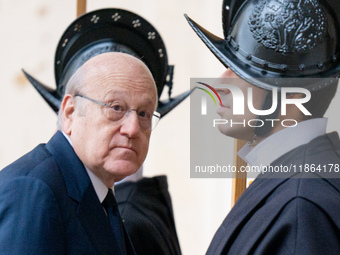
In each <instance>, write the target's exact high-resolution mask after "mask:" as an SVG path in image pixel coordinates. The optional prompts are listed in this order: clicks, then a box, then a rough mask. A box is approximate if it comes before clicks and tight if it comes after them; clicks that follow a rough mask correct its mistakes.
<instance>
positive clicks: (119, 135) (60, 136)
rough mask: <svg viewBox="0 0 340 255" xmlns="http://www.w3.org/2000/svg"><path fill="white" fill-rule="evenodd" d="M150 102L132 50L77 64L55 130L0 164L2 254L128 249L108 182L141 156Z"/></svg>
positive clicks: (147, 77)
mask: <svg viewBox="0 0 340 255" xmlns="http://www.w3.org/2000/svg"><path fill="white" fill-rule="evenodd" d="M156 105H157V91H156V86H155V83H154V80H153V77H152V75H151V73H150V71H149V70H148V68H147V67H146V66H145V65H144V64H143V63H142V62H141V61H140V60H138V59H137V58H135V57H132V56H130V55H127V54H123V53H104V54H101V55H99V56H96V57H94V58H92V59H90V60H89V61H87V62H86V63H85V64H84V65H83V66H82V67H80V68H79V69H78V70H77V72H76V73H75V74H74V75H73V76H72V78H71V79H70V81H69V82H68V84H67V88H66V93H65V96H64V99H63V101H62V106H61V110H60V114H59V129H60V130H59V131H58V132H57V133H56V134H55V135H54V136H53V137H52V139H51V140H50V141H49V142H48V143H47V144H43V145H39V146H38V147H36V148H35V149H34V150H33V151H31V152H30V153H28V154H26V155H25V156H23V157H22V158H20V159H18V160H17V161H16V162H14V163H12V164H11V165H9V166H7V167H6V168H5V169H3V170H2V171H1V172H0V215H1V218H0V248H1V254H35V255H37V254H59V255H60V254H77V255H78V254H135V252H134V249H133V247H132V245H131V243H130V240H129V237H128V236H127V234H126V232H125V229H124V227H123V226H122V223H121V218H120V216H119V213H118V210H117V207H116V204H115V199H114V196H113V195H112V188H113V185H114V183H115V182H117V181H119V180H121V179H123V178H124V177H126V176H128V175H131V174H133V173H135V172H136V171H137V170H138V168H139V167H140V166H141V164H142V163H143V161H144V159H145V157H146V154H147V151H148V145H149V138H150V134H151V129H152V124H155V122H153V121H152V119H153V118H155V121H156V122H157V120H158V116H157V113H154V110H155V108H156Z"/></svg>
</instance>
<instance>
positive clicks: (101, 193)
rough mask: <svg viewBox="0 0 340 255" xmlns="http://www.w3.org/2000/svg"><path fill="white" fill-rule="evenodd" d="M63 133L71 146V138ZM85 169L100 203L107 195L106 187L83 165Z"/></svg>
mask: <svg viewBox="0 0 340 255" xmlns="http://www.w3.org/2000/svg"><path fill="white" fill-rule="evenodd" d="M62 133H63V135H64V136H65V138H66V139H67V141H68V142H69V143H70V144H71V146H72V142H71V139H70V137H69V136H68V135H67V134H66V133H64V132H63V131H62ZM85 169H86V172H87V174H88V176H89V177H90V180H91V183H92V186H93V188H94V190H95V192H96V194H97V196H98V198H99V201H100V203H102V202H103V201H104V199H105V197H106V195H107V192H108V188H107V187H106V185H105V184H104V183H103V182H102V180H100V179H99V178H98V176H97V175H95V174H94V173H93V172H92V171H91V170H90V169H88V168H87V167H86V166H85ZM111 189H112V191H113V192H114V187H111Z"/></svg>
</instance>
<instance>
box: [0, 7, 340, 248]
mask: <svg viewBox="0 0 340 255" xmlns="http://www.w3.org/2000/svg"><path fill="white" fill-rule="evenodd" d="M221 7H222V1H221V0H215V1H208V0H202V1H197V0H196V1H194V0H172V1H165V0H157V1H156V0H143V1H138V0H129V1H127V0H116V1H109V0H96V1H95V0H88V3H87V11H92V10H95V9H100V8H120V9H126V10H129V11H131V12H134V13H136V14H138V15H140V16H142V17H143V18H145V19H146V20H148V21H149V22H150V23H151V24H152V25H153V26H154V27H155V28H156V29H157V31H158V32H159V33H160V34H161V36H162V38H163V40H164V42H165V44H166V48H167V52H168V57H169V64H174V65H175V75H174V89H173V95H174V96H175V95H178V94H180V93H182V92H184V91H186V90H188V89H189V88H190V78H192V77H196V78H197V77H204V78H213V77H218V76H219V75H220V74H221V73H222V72H223V70H224V67H223V66H222V65H221V64H220V63H219V61H218V60H217V59H216V58H215V57H214V56H213V55H212V54H211V53H210V51H209V50H208V49H207V48H206V47H205V46H204V44H203V43H202V42H201V41H200V39H199V38H198V37H197V36H196V34H195V33H194V32H193V30H192V29H191V28H190V27H189V25H188V23H187V21H186V20H185V18H184V16H183V14H184V13H187V14H188V15H189V16H190V17H191V18H193V19H194V20H195V21H197V22H198V23H199V24H201V25H202V26H203V27H205V28H207V29H208V30H210V31H211V32H213V33H215V34H217V35H219V36H222V35H223V34H222V24H221ZM75 18H76V0H71V1H70V0H59V1H48V0H29V1H27V0H26V1H25V0H0V37H1V40H0V56H1V59H0V73H1V75H0V128H1V132H0V169H2V168H3V167H4V166H6V165H7V164H9V163H11V162H12V161H14V160H15V159H16V158H18V157H20V156H21V155H23V154H24V153H26V152H28V151H29V150H31V149H33V148H34V147H35V146H36V145H37V144H38V143H42V142H47V141H48V140H49V138H50V137H51V136H52V135H53V133H54V132H55V130H56V115H55V113H54V112H53V111H52V110H51V109H50V108H49V107H48V105H47V104H46V103H45V101H44V100H43V99H42V98H41V96H40V95H39V94H38V93H37V92H36V91H35V89H34V88H33V86H31V85H30V84H29V83H28V81H27V80H26V79H25V78H24V76H23V74H22V72H21V69H22V68H24V69H25V70H26V71H27V72H29V73H30V74H31V75H33V76H34V77H35V78H37V79H38V80H40V81H41V82H43V83H44V84H47V85H49V86H51V87H53V88H55V81H54V54H55V50H56V46H57V44H58V41H59V39H60V37H61V35H62V33H63V32H64V30H65V29H66V28H67V27H68V25H69V24H70V23H71V22H72V21H73V20H74V19H75ZM163 94H164V95H166V93H165V92H163ZM336 100H337V102H339V99H336ZM336 104H338V103H334V102H333V104H332V107H331V109H330V111H329V112H328V115H330V116H337V114H336V110H337V107H336ZM189 119H190V108H189V99H186V100H185V101H184V102H183V103H182V104H181V105H180V106H178V107H177V108H176V109H175V110H173V111H172V112H171V113H170V114H169V115H167V116H166V117H164V118H163V119H162V121H161V122H160V123H159V125H158V127H157V128H156V129H155V130H154V131H153V134H152V138H151V144H150V150H149V154H148V157H147V160H146V162H145V164H144V173H145V175H146V176H153V175H159V174H166V175H167V176H168V181H169V185H170V192H171V194H172V199H173V205H174V212H175V220H176V225H177V231H178V235H179V239H180V243H181V247H182V251H183V254H184V255H201V254H205V251H206V249H207V248H208V245H209V243H210V241H211V239H212V237H213V235H214V233H215V231H216V230H217V228H218V226H219V225H220V223H221V222H222V220H223V219H224V217H225V216H226V214H227V213H228V211H229V210H230V197H231V194H230V193H231V180H229V179H190V173H189V162H190V161H189V160H190V129H189V128H190V121H189ZM335 129H338V130H339V122H338V121H337V119H336V118H334V119H332V121H330V123H329V130H335ZM228 141H229V142H228V144H226V146H227V147H228V148H229V151H230V153H228V155H226V157H228V158H230V162H232V147H233V139H229V140H228Z"/></svg>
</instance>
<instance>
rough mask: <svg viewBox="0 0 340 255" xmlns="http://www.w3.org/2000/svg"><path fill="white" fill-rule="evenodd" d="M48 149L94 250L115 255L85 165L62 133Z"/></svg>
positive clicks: (109, 233) (111, 238) (51, 141)
mask: <svg viewBox="0 0 340 255" xmlns="http://www.w3.org/2000/svg"><path fill="white" fill-rule="evenodd" d="M46 148H47V149H48V150H49V151H50V152H51V154H52V155H53V157H54V158H55V160H56V161H57V163H58V165H59V167H60V169H61V172H62V174H63V176H64V180H65V183H66V187H67V191H68V194H69V196H70V197H71V198H72V199H73V200H75V201H76V202H77V203H78V210H77V212H76V213H77V216H78V218H79V221H80V223H81V224H82V226H83V227H84V229H85V231H86V233H87V235H88V237H89V238H90V240H91V242H92V244H93V246H94V247H95V249H96V250H97V251H98V254H112V253H113V251H115V250H117V248H118V246H117V243H116V240H115V238H114V236H113V233H112V230H111V227H110V223H109V220H108V218H107V216H106V215H105V212H104V209H103V207H102V205H101V204H100V202H99V199H98V197H97V195H96V193H95V190H94V188H93V186H92V183H91V180H90V178H89V176H88V174H87V172H86V170H85V167H84V165H83V164H82V162H81V161H80V160H79V158H78V157H77V155H76V154H75V152H74V150H73V148H72V146H71V145H70V144H69V142H68V141H67V140H66V138H65V137H64V135H63V134H62V133H61V132H59V131H58V132H57V133H56V134H55V135H54V136H53V137H52V139H51V140H50V141H49V142H48V144H47V145H46Z"/></svg>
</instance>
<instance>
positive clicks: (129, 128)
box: [120, 110, 140, 138]
mask: <svg viewBox="0 0 340 255" xmlns="http://www.w3.org/2000/svg"><path fill="white" fill-rule="evenodd" d="M139 131H140V124H139V119H138V114H137V112H136V111H135V110H131V112H129V113H128V114H127V115H125V116H124V119H123V122H122V125H121V128H120V133H121V134H122V135H127V136H128V137H131V138H133V137H135V136H136V135H138V133H139Z"/></svg>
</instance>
